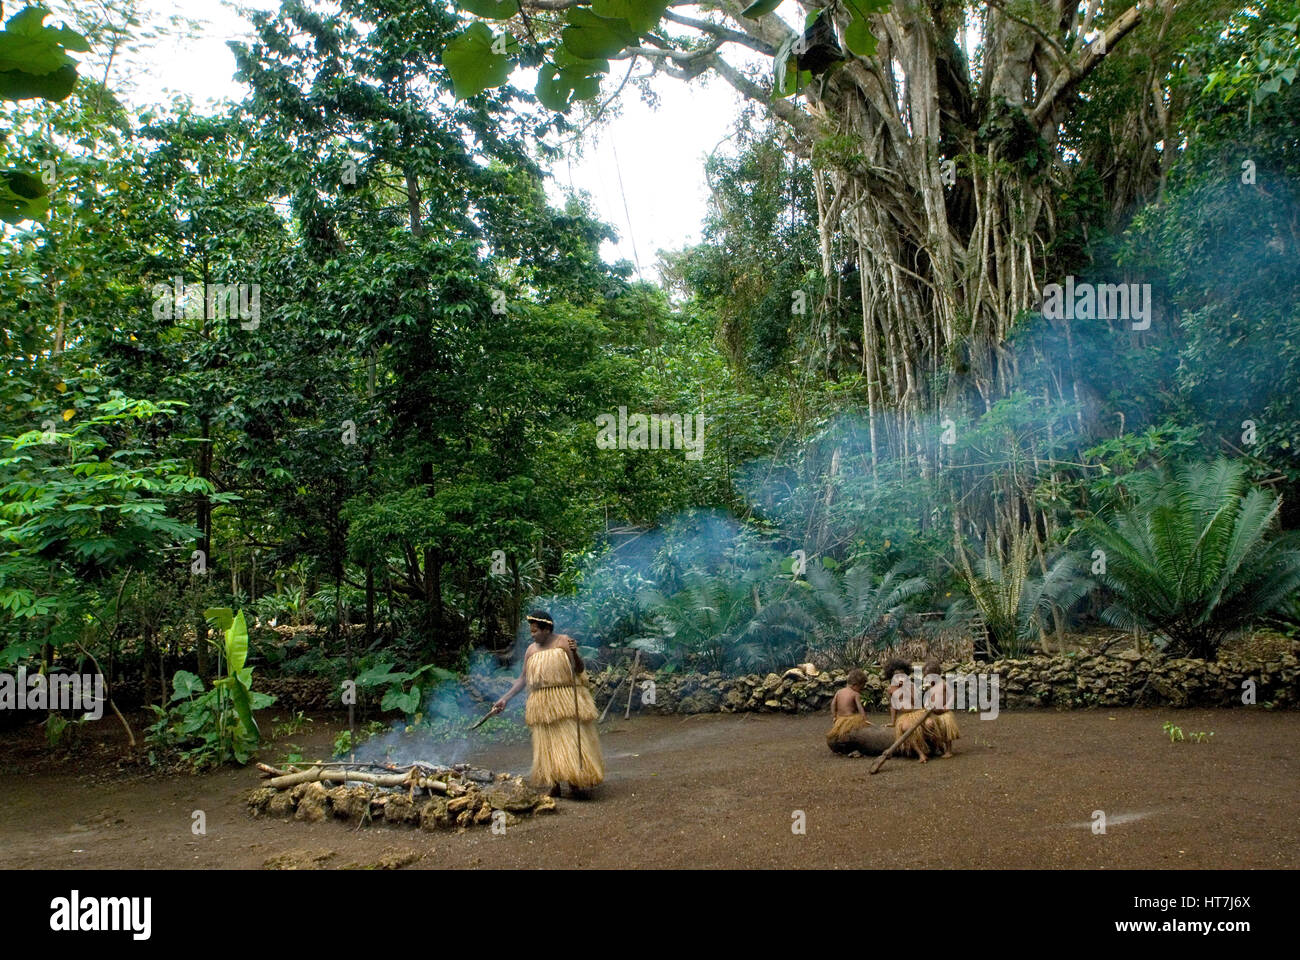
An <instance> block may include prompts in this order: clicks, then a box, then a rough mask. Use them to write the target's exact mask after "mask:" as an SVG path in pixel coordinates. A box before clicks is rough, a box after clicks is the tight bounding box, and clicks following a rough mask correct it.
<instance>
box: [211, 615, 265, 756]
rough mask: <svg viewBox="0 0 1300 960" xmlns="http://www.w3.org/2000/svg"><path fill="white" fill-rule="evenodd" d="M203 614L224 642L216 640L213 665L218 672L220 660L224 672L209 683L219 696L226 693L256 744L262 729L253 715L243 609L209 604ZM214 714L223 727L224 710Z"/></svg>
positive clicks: (246, 631)
mask: <svg viewBox="0 0 1300 960" xmlns="http://www.w3.org/2000/svg"><path fill="white" fill-rule="evenodd" d="M203 616H204V617H206V618H207V619H208V620H209V621H210V622H212V623H214V624H216V626H217V627H218V628H219V629H220V630H221V631H222V633H223V634H224V643H217V644H216V646H217V649H218V651H219V657H218V662H217V669H218V672H220V670H221V663H222V660H224V662H225V671H226V672H225V675H224V676H221V677H219V678H218V679H216V680H214V681H213V682H212V687H213V689H214V690H217V691H218V698H219V699H221V698H224V697H225V696H229V697H230V702H231V704H232V705H233V707H234V710H235V716H237V717H238V718H239V722H240V723H241V724H242V725H243V727H244V730H245V732H246V733H248V734H250V735H251V736H252V740H253V744H254V745H256V744H257V743H259V742H260V741H261V738H262V733H261V731H260V730H259V729H258V728H257V721H256V720H255V719H253V703H252V689H253V668H252V667H250V666H248V665H247V661H248V624H247V623H245V622H244V611H242V610H241V611H239V613H235V612H234V611H233V610H231V609H230V608H229V607H212V608H210V609H207V610H204V611H203ZM214 642H215V641H214ZM218 716H219V718H220V721H219V722H221V723H222V724H223V727H224V711H218Z"/></svg>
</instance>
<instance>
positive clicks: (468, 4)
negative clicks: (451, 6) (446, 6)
mask: <svg viewBox="0 0 1300 960" xmlns="http://www.w3.org/2000/svg"><path fill="white" fill-rule="evenodd" d="M456 6H458V7H460V8H461V9H462V10H468V11H469V12H470V13H473V14H476V15H478V16H480V17H487V18H488V19H489V20H506V19H509V18H510V17H513V16H514V15H515V14H516V13H518V12H519V3H518V2H517V0H456Z"/></svg>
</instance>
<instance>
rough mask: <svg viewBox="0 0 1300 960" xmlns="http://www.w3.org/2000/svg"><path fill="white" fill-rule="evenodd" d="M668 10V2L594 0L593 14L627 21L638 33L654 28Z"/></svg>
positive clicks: (662, 0)
mask: <svg viewBox="0 0 1300 960" xmlns="http://www.w3.org/2000/svg"><path fill="white" fill-rule="evenodd" d="M667 9H668V2H667V0H592V2H591V12H592V13H594V14H596V15H597V16H599V17H605V18H607V19H610V20H626V21H627V22H628V25H629V26H631V28H632V29H633V30H635V31H636V32H637V33H645V32H647V31H649V30H651V29H653V28H654V25H655V24H657V23H658V22H659V19H660V18H661V17H662V16H663V15H664V11H665V10H667Z"/></svg>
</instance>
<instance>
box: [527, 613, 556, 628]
mask: <svg viewBox="0 0 1300 960" xmlns="http://www.w3.org/2000/svg"><path fill="white" fill-rule="evenodd" d="M524 619H526V620H527V621H528V622H529V623H535V624H537V625H538V626H539V627H553V626H555V621H554V620H552V619H550V618H549V617H534V616H531V615H530V616H528V617H525V618H524Z"/></svg>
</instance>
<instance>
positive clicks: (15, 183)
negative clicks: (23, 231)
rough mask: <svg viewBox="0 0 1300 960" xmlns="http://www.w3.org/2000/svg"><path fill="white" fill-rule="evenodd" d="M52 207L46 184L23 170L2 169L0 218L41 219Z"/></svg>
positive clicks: (12, 220) (17, 220) (0, 177)
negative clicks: (46, 191)
mask: <svg viewBox="0 0 1300 960" xmlns="http://www.w3.org/2000/svg"><path fill="white" fill-rule="evenodd" d="M49 208H50V201H49V197H47V196H46V193H45V185H44V184H43V183H42V182H41V180H40V178H39V177H35V176H33V175H32V174H30V173H26V172H24V171H22V170H0V220H3V221H4V222H6V223H18V222H20V221H22V220H39V219H41V218H42V217H44V216H45V214H46V211H48V210H49Z"/></svg>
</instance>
